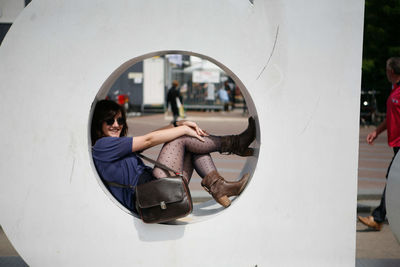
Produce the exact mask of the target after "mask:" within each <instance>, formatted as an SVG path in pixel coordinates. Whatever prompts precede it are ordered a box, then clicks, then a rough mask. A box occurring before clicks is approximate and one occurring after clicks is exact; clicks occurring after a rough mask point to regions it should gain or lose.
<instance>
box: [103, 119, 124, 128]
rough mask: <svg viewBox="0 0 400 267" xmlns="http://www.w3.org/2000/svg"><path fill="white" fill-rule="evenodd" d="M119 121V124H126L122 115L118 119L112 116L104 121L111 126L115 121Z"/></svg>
mask: <svg viewBox="0 0 400 267" xmlns="http://www.w3.org/2000/svg"><path fill="white" fill-rule="evenodd" d="M115 121H117V123H118V125H123V124H124V119H123V118H122V117H119V118H118V119H114V118H110V119H107V120H105V121H104V122H105V123H106V124H107V125H108V126H111V125H113V124H114V122H115Z"/></svg>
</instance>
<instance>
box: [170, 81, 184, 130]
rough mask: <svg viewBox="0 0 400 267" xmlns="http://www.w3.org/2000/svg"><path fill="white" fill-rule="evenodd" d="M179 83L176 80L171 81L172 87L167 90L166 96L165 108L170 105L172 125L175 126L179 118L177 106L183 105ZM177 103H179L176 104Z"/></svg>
mask: <svg viewBox="0 0 400 267" xmlns="http://www.w3.org/2000/svg"><path fill="white" fill-rule="evenodd" d="M178 86H179V82H178V81H177V80H174V81H172V87H171V88H170V89H169V90H168V94H167V107H168V105H171V111H172V116H173V120H172V124H173V125H175V126H176V122H177V120H178V117H179V104H181V105H182V104H183V102H182V96H181V94H180V91H179V88H178ZM178 101H179V102H178Z"/></svg>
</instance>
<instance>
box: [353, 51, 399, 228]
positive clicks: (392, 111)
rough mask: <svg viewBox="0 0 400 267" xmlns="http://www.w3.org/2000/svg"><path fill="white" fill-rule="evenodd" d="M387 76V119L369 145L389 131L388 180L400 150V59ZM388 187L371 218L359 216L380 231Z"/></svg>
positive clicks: (388, 66)
mask: <svg viewBox="0 0 400 267" xmlns="http://www.w3.org/2000/svg"><path fill="white" fill-rule="evenodd" d="M386 76H387V78H388V80H389V82H391V83H392V91H391V92H390V95H389V97H388V99H387V101H386V119H385V120H384V121H383V122H382V123H381V124H380V125H379V126H378V127H377V128H376V129H375V130H374V131H373V132H371V133H370V134H368V136H367V143H368V144H370V145H372V144H373V143H374V140H375V139H376V138H377V137H378V136H379V134H381V133H382V132H384V131H385V130H387V136H388V144H389V146H390V147H392V148H393V152H394V155H393V158H392V161H391V162H390V164H389V167H388V170H387V173H386V179H387V178H388V175H389V171H390V167H391V165H392V162H393V159H394V157H395V156H396V154H397V152H398V151H399V148H400V57H391V58H389V59H388V60H387V62H386ZM385 193H386V186H385V189H384V190H383V194H382V197H381V203H380V205H379V206H378V207H377V208H376V209H375V210H374V211H373V212H372V214H371V216H368V217H362V216H358V219H359V220H360V222H361V223H363V224H365V225H367V226H369V227H371V228H373V229H375V230H377V231H380V230H381V228H382V224H383V222H384V221H385V217H386V203H385Z"/></svg>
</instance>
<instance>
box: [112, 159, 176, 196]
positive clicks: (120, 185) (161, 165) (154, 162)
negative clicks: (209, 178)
mask: <svg viewBox="0 0 400 267" xmlns="http://www.w3.org/2000/svg"><path fill="white" fill-rule="evenodd" d="M136 155H138V156H139V157H141V158H142V159H144V160H147V161H148V162H150V163H153V164H154V165H155V166H157V167H159V168H161V169H164V170H167V171H170V172H173V173H175V175H177V176H181V177H182V174H181V173H180V172H177V171H175V170H173V169H171V168H170V167H168V166H165V165H164V164H162V163H160V162H158V161H155V160H154V159H151V158H149V157H146V156H145V155H143V154H140V153H136ZM104 182H105V183H106V184H108V185H109V186H114V187H119V188H131V189H133V188H135V186H133V185H124V184H119V183H115V182H109V181H105V180H104Z"/></svg>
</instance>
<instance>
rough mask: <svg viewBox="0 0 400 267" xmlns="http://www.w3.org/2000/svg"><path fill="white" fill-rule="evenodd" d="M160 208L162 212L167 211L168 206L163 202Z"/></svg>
mask: <svg viewBox="0 0 400 267" xmlns="http://www.w3.org/2000/svg"><path fill="white" fill-rule="evenodd" d="M160 206H161V209H162V210H166V209H167V205H166V204H165V201H161V202H160Z"/></svg>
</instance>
